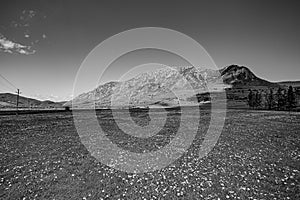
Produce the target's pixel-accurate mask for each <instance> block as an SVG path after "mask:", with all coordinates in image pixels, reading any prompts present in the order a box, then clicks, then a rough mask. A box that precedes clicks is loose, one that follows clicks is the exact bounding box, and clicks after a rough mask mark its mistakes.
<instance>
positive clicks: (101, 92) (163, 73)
mask: <svg viewBox="0 0 300 200" xmlns="http://www.w3.org/2000/svg"><path fill="white" fill-rule="evenodd" d="M253 86H264V87H278V86H279V85H278V84H276V83H271V82H269V81H266V80H263V79H261V78H259V77H257V76H256V75H255V74H254V73H253V72H251V70H250V69H248V68H247V67H245V66H238V65H230V66H227V67H225V68H223V69H220V70H213V69H206V68H195V67H193V66H182V67H174V69H170V68H162V69H159V70H156V71H152V72H148V73H142V74H139V75H137V76H136V77H134V78H132V79H129V80H126V81H123V82H108V83H105V84H103V85H99V86H98V87H97V88H96V89H94V90H92V91H90V92H87V93H84V94H81V95H79V96H78V97H76V98H74V99H73V106H74V107H78V108H89V107H93V106H94V104H95V106H96V108H98V107H99V108H103V107H111V106H116V107H124V106H125V107H126V106H133V107H134V106H151V105H170V106H172V105H177V104H178V99H180V102H181V103H182V102H186V103H187V104H188V103H191V102H188V99H191V98H190V97H191V93H192V94H195V93H207V92H212V91H213V92H221V91H224V89H226V88H235V87H239V88H240V87H244V88H247V87H253ZM191 91H193V92H191ZM71 105H72V101H69V102H67V103H66V104H65V106H71Z"/></svg>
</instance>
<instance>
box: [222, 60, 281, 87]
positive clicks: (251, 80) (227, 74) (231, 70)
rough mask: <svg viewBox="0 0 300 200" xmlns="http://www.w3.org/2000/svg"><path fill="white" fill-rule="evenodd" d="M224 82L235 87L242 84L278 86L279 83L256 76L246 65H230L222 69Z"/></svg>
mask: <svg viewBox="0 0 300 200" xmlns="http://www.w3.org/2000/svg"><path fill="white" fill-rule="evenodd" d="M220 73H221V76H222V78H223V82H224V83H225V84H230V85H232V86H233V87H241V86H268V87H278V84H277V83H272V82H269V81H266V80H263V79H261V78H258V77H257V76H255V74H254V73H253V72H252V71H251V70H250V69H248V68H247V67H245V66H238V65H230V66H228V67H225V68H223V69H221V70H220Z"/></svg>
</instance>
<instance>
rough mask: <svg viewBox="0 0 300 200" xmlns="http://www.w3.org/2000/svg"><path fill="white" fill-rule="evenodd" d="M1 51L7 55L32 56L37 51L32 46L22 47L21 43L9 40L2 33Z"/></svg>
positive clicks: (0, 35)
mask: <svg viewBox="0 0 300 200" xmlns="http://www.w3.org/2000/svg"><path fill="white" fill-rule="evenodd" d="M0 51H2V52H6V53H18V54H24V55H30V54H34V53H35V50H33V49H32V47H31V46H26V45H22V44H20V43H17V42H13V41H11V40H8V39H7V38H6V37H4V35H2V34H1V33H0Z"/></svg>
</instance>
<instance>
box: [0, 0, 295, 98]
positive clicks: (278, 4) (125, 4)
mask: <svg viewBox="0 0 300 200" xmlns="http://www.w3.org/2000/svg"><path fill="white" fill-rule="evenodd" d="M299 7H300V3H299V1H260V0H257V1H238V0H237V1H230V0H226V1H222V0H220V1H174V0H172V1H166V0H165V1H161V0H160V1H155V0H151V1H145V0H144V1H143V0H139V1H129V0H128V1H124V0H120V1H114V0H109V1H88V0H81V1H76V0H65V1H56V0H47V1H45V0H42V1H30V0H27V1H22V0H19V1H13V0H9V1H8V0H7V1H5V0H4V1H1V6H0V34H1V35H2V37H5V39H6V40H9V41H13V42H15V43H19V44H23V45H26V46H31V49H28V51H29V50H31V51H32V49H34V50H35V52H34V53H32V52H31V53H29V55H26V54H24V53H22V52H21V50H20V49H18V48H17V49H13V50H14V51H16V52H12V53H11V52H8V50H7V51H6V52H4V51H3V49H2V51H1V49H0V73H1V74H2V75H4V76H5V77H6V78H7V79H9V80H10V81H11V82H12V83H13V84H14V85H16V86H17V87H19V88H20V89H21V91H22V92H23V95H27V96H32V97H37V98H41V99H45V98H51V99H53V100H63V99H66V98H70V95H71V93H72V89H73V81H74V78H75V76H76V73H77V70H78V69H79V67H80V64H81V62H82V61H83V59H84V58H85V57H86V56H87V54H88V53H89V52H90V51H91V50H92V49H93V48H94V47H95V46H97V45H98V44H99V43H100V42H102V41H103V40H105V39H106V38H108V37H110V36H112V35H115V34H117V33H119V32H122V31H125V30H128V29H132V28H138V27H148V26H151V27H164V28H169V29H173V30H176V31H180V32H182V33H184V34H186V35H188V36H190V37H192V38H193V39H195V40H196V41H198V42H199V43H200V44H201V45H202V46H203V47H204V48H205V49H206V50H207V52H208V53H209V54H210V56H211V57H212V58H213V60H214V61H215V63H216V64H217V66H218V67H219V68H221V67H224V66H226V65H229V64H240V65H245V66H247V67H249V68H250V69H251V70H252V71H253V72H254V73H255V74H256V75H258V76H259V77H261V78H264V79H267V80H270V81H281V80H297V79H299V74H300V67H299V63H300V57H299V55H300V45H299V44H300V39H299V35H300V20H299V19H300V18H299V17H300V14H299V13H300V12H299ZM30 11H34V15H33V16H29V17H28V15H30ZM27 22H28V23H27ZM16 24H17V25H16ZM1 35H0V36H1ZM0 39H1V38H0ZM24 48H25V47H24ZM25 50H26V49H25ZM0 84H2V87H1V86H0V92H4V91H7V90H6V89H7V87H5V86H3V84H4V83H3V81H2V82H0Z"/></svg>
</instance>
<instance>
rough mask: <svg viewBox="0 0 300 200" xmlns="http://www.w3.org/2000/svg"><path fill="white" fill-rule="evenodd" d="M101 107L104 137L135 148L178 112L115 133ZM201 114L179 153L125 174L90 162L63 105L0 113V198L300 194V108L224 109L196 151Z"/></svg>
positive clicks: (163, 136) (153, 144) (148, 144)
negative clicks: (146, 127)
mask: <svg viewBox="0 0 300 200" xmlns="http://www.w3.org/2000/svg"><path fill="white" fill-rule="evenodd" d="M107 112H108V111H105V112H100V113H97V114H98V118H99V123H100V125H101V126H102V127H104V128H106V129H107V131H108V132H109V133H108V136H109V138H110V139H111V140H113V142H115V143H116V144H118V146H120V147H122V148H125V149H128V150H132V151H136V152H143V151H145V150H146V151H153V150H157V149H159V148H161V147H162V146H164V145H166V144H167V143H168V142H169V141H170V140H171V139H172V137H173V136H174V135H175V134H176V130H177V128H176V127H177V125H178V117H180V114H178V113H177V112H173V113H172V112H170V113H169V118H168V119H169V120H168V121H167V123H166V125H165V128H164V130H162V131H161V132H160V133H159V134H158V135H155V136H152V137H151V138H150V139H148V140H147V139H137V138H135V137H132V136H128V135H125V134H120V133H119V131H118V128H117V126H116V125H115V124H114V121H113V120H112V117H111V115H110V114H109V113H107ZM131 116H132V117H135V119H134V121H135V122H136V123H137V124H139V123H140V124H143V122H145V120H146V122H147V121H149V117H148V116H147V115H145V114H141V115H138V114H133V115H131ZM156 116H157V117H159V116H160V115H159V113H157V115H156ZM201 117H202V118H201V119H202V120H201V121H200V123H199V130H198V134H197V136H196V138H195V140H194V142H193V144H192V145H191V147H190V148H189V150H188V151H187V152H186V153H184V155H183V156H182V157H181V158H180V159H178V160H177V161H175V162H174V163H172V164H171V165H169V166H168V167H166V168H163V169H161V170H158V171H154V172H148V173H141V174H133V173H126V172H120V171H117V170H115V169H113V168H110V167H108V166H106V165H104V164H101V163H99V162H97V160H96V159H95V158H93V157H92V156H91V155H90V153H89V152H88V151H87V149H86V148H85V147H84V146H83V145H82V143H81V141H80V138H79V136H78V134H77V132H76V129H75V126H74V123H73V118H72V115H71V114H70V113H68V112H62V113H44V114H43V113H39V114H31V115H29V114H28V115H19V116H13V115H11V116H0V126H1V129H0V155H1V156H0V159H1V160H0V162H1V166H0V199H299V198H300V195H299V194H300V172H299V171H300V149H299V148H300V132H299V130H300V113H288V112H275V111H249V110H248V111H242V110H229V111H228V113H227V119H226V122H225V126H224V129H223V132H222V135H221V137H220V138H219V141H218V143H217V145H216V146H215V148H214V149H213V150H212V151H211V152H210V153H209V155H208V156H207V157H205V158H202V159H199V158H197V150H198V149H199V147H200V146H201V142H202V139H203V135H204V134H205V131H206V130H207V127H208V123H209V120H210V115H209V113H208V112H206V111H202V116H201ZM191 119H192V116H191V118H190V119H184V120H186V121H184V122H186V123H188V120H191ZM126 120H127V119H123V122H124V123H125V124H126ZM144 124H145V123H144ZM146 124H147V123H146ZM124 140H125V141H126V142H124Z"/></svg>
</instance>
